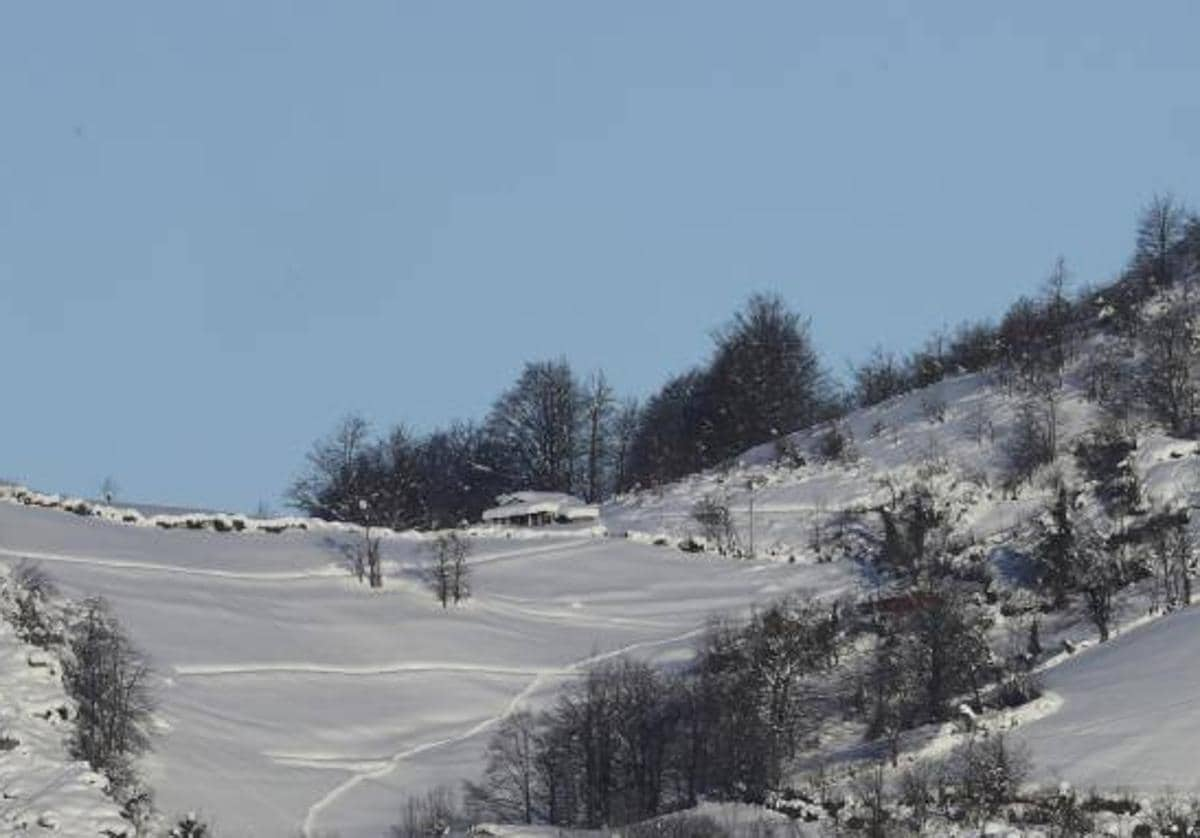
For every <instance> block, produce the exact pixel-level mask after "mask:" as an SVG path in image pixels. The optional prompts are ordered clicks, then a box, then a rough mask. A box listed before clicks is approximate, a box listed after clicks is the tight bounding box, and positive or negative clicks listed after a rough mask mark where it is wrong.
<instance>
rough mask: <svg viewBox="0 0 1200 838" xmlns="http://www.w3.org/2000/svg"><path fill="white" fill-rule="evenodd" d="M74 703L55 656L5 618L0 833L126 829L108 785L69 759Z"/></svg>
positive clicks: (0, 650)
mask: <svg viewBox="0 0 1200 838" xmlns="http://www.w3.org/2000/svg"><path fill="white" fill-rule="evenodd" d="M69 708H70V700H69V699H68V698H67V694H66V692H65V691H64V689H63V685H62V677H61V670H60V667H59V662H58V660H57V658H56V657H55V656H54V655H51V654H48V653H46V652H43V651H41V650H40V649H37V648H35V647H33V646H30V645H28V644H25V643H22V642H21V641H20V640H19V639H18V638H17V637H16V635H15V633H14V631H13V628H12V626H10V625H9V624H8V623H7V622H5V621H4V620H0V834H3V835H30V834H39V833H44V834H50V833H51V832H53V833H56V834H59V835H70V836H84V835H103V834H104V830H105V829H109V828H112V829H115V830H121V829H123V828H125V827H126V826H128V823H127V822H126V821H123V820H122V819H121V816H120V812H119V811H118V808H117V805H116V804H115V803H114V802H113V801H112V800H111V799H109V798H108V797H107V796H106V795H105V793H104V790H105V788H106V787H107V786H108V780H107V779H105V778H104V777H103V776H101V775H100V774H97V773H95V772H94V771H92V770H91V769H90V768H89V767H88V765H87V763H85V762H75V761H73V760H72V759H71V758H70V757H69V756H68V755H67V748H66V742H65V738H66V736H67V735H68V734H69V733H70V730H71V722H70V721H68V720H67V719H66V718H64V713H69V712H70V711H69Z"/></svg>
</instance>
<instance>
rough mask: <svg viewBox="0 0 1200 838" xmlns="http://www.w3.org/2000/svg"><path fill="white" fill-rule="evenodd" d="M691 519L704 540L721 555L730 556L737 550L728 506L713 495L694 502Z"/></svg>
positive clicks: (734, 530) (735, 532) (734, 531)
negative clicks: (697, 526)
mask: <svg viewBox="0 0 1200 838" xmlns="http://www.w3.org/2000/svg"><path fill="white" fill-rule="evenodd" d="M692 519H693V520H694V521H695V522H696V523H697V524H699V525H700V534H701V535H702V536H703V537H704V540H705V541H706V542H707V543H709V544H711V545H714V546H715V547H716V548H717V552H718V553H720V554H721V555H723V556H724V555H732V554H733V553H735V552H736V550H737V530H736V529H734V526H733V513H731V512H730V511H729V504H727V503H725V502H724V501H722V500H721V499H719V498H717V497H716V496H715V495H708V496H706V497H703V498H701V499H700V500H698V501H696V504H695V506H693V507H692Z"/></svg>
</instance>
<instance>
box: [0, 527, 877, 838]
mask: <svg viewBox="0 0 1200 838" xmlns="http://www.w3.org/2000/svg"><path fill="white" fill-rule="evenodd" d="M0 539H2V541H0V543H2V547H0V560H4V559H15V558H18V557H27V558H32V559H35V560H37V561H40V562H41V563H42V564H43V566H44V567H45V568H46V569H47V570H48V571H49V572H51V573H52V574H53V575H54V576H55V578H56V579H57V580H58V581H59V582H60V585H61V587H62V588H63V590H64V591H65V592H66V593H67V594H69V595H72V596H82V595H93V594H99V595H102V596H104V597H106V598H108V599H109V600H110V601H111V602H112V604H113V606H114V610H115V611H116V613H117V614H119V615H120V617H121V620H122V622H123V623H124V624H125V625H126V627H127V628H128V630H129V632H130V634H131V636H132V638H133V639H134V640H135V642H137V643H138V644H139V645H140V646H142V647H143V648H144V649H145V650H146V651H147V652H148V653H149V654H150V656H151V658H152V660H153V662H154V664H155V665H156V667H157V669H158V671H159V672H160V673H161V674H162V676H163V679H164V683H163V686H162V689H161V693H160V698H161V701H162V710H161V716H162V718H163V720H164V721H165V723H166V725H167V727H168V729H167V730H166V731H165V732H164V733H163V734H162V735H161V736H160V737H159V740H158V741H157V742H156V750H155V753H154V755H153V756H152V757H151V758H150V759H149V772H148V774H149V777H148V779H149V781H150V782H151V784H152V785H153V786H154V787H155V788H156V790H157V793H158V800H159V803H160V805H161V806H162V808H163V809H164V810H165V811H166V812H167V813H174V812H178V811H189V810H198V811H200V812H202V813H203V814H205V815H206V816H207V817H208V818H209V819H210V820H211V821H212V822H213V823H214V825H215V827H216V828H217V829H218V830H219V833H220V834H221V835H223V836H244V835H256V836H277V835H287V834H294V833H295V832H296V831H297V830H298V829H301V828H302V827H303V828H304V829H305V830H306V831H307V832H308V833H309V834H318V833H326V832H330V831H336V832H337V833H338V834H339V835H341V836H342V838H352V836H378V835H379V834H380V833H381V831H383V830H384V829H385V828H386V826H387V825H388V824H389V823H391V822H393V821H394V820H395V818H396V816H397V813H398V808H399V806H400V804H401V801H402V799H403V796H404V795H405V794H408V793H411V792H417V791H420V790H421V789H422V788H424V787H426V786H430V785H434V784H436V783H440V782H450V783H457V782H458V781H459V780H460V779H462V778H464V777H470V776H473V775H474V774H475V772H476V771H477V770H478V766H479V761H480V758H481V752H482V748H483V745H484V743H485V742H486V737H487V734H488V731H489V728H490V725H491V724H492V723H493V722H494V721H495V720H496V719H497V718H499V717H500V716H502V715H503V714H504V713H506V712H508V711H509V710H510V709H512V708H513V707H514V706H516V705H517V704H519V703H520V702H523V701H537V700H538V699H541V698H546V697H549V696H551V695H552V694H553V692H554V690H555V688H556V687H557V686H559V685H561V683H562V682H563V680H564V679H569V678H571V677H573V676H574V675H575V674H576V673H578V672H579V671H580V670H581V668H583V667H585V666H586V665H587V664H588V663H589V662H592V661H597V660H601V659H603V658H605V657H608V656H612V655H617V654H620V653H622V652H634V653H637V654H640V655H645V656H647V657H650V658H652V659H660V660H666V659H670V658H672V657H675V656H678V655H681V654H686V652H687V650H688V648H689V642H690V640H691V639H692V638H693V637H695V636H696V634H697V633H698V632H699V631H700V630H701V629H702V627H703V625H704V623H705V620H706V618H707V617H708V616H709V615H710V614H712V613H721V612H729V611H737V610H740V609H744V608H746V607H747V606H749V605H750V604H752V603H754V602H761V601H765V600H769V599H771V598H774V597H776V596H778V595H779V594H781V593H783V592H786V591H792V590H798V589H814V590H822V591H836V590H840V589H845V588H848V587H850V586H852V585H853V584H854V583H855V577H856V574H855V572H854V571H853V569H852V568H851V567H849V566H847V565H820V566H807V565H800V566H789V565H786V564H782V563H773V564H766V563H736V562H730V561H727V560H723V559H715V558H696V557H694V556H689V555H685V554H683V553H681V552H679V551H677V550H669V549H663V548H659V547H652V546H645V545H641V544H637V543H632V542H628V541H625V540H622V539H607V538H602V537H594V536H589V535H584V536H582V537H567V538H563V537H555V536H549V537H546V538H542V539H529V538H525V539H520V538H518V539H507V538H503V537H480V538H476V539H473V540H472V541H473V543H472V547H473V554H472V563H473V566H474V568H475V571H474V573H475V575H474V579H473V583H474V588H475V591H476V593H475V596H474V598H473V599H472V600H471V602H470V603H469V604H468V605H466V606H465V607H461V608H457V609H455V608H451V609H448V610H445V611H443V610H442V608H441V607H440V606H438V605H437V603H436V602H435V600H434V598H433V596H432V595H431V594H430V593H429V591H428V590H427V589H426V588H425V586H424V584H423V582H422V581H421V580H420V578H419V574H420V570H421V568H422V567H423V566H424V565H425V564H426V563H427V553H426V547H425V545H426V541H425V540H424V539H422V538H418V537H415V536H397V537H392V538H389V539H387V540H386V541H385V543H384V547H383V550H384V560H385V573H386V581H385V587H384V588H383V589H382V590H381V591H371V590H369V589H368V588H366V587H365V586H361V585H359V584H358V583H356V582H355V581H354V580H353V579H352V578H351V577H350V575H349V574H348V573H347V572H346V569H345V566H344V562H343V554H342V547H343V546H344V544H345V541H344V537H343V536H339V535H337V534H330V533H325V532H321V533H314V532H298V531H292V532H287V533H283V534H278V535H271V534H231V533H214V532H207V531H187V530H184V531H162V530H156V529H148V528H143V527H137V526H127V525H122V524H120V523H113V522H109V521H104V520H100V519H96V518H85V517H79V516H76V515H71V514H64V513H62V512H59V511H53V510H45V509H36V508H27V507H23V506H18V505H13V504H0Z"/></svg>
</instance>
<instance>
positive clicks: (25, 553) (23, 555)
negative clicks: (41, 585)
mask: <svg viewBox="0 0 1200 838" xmlns="http://www.w3.org/2000/svg"><path fill="white" fill-rule="evenodd" d="M0 557H3V558H8V559H14V560H17V561H20V560H22V559H28V560H32V561H37V562H49V563H52V564H55V563H57V564H80V565H88V566H89V567H103V568H108V569H111V570H132V571H134V572H137V573H171V574H179V575H181V576H200V577H207V578H210V579H230V580H240V581H245V582H300V581H310V580H313V579H328V578H330V577H344V576H345V575H346V569H345V568H344V567H342V566H340V565H337V564H331V565H329V566H328V567H324V568H317V569H313V570H301V571H288V570H283V571H274V570H267V571H252V570H217V569H215V568H196V567H181V566H178V565H169V564H160V563H157V562H147V561H142V560H139V559H114V558H106V557H101V556H88V555H82V554H78V553H47V552H43V551H39V550H10V549H8V548H4V547H0Z"/></svg>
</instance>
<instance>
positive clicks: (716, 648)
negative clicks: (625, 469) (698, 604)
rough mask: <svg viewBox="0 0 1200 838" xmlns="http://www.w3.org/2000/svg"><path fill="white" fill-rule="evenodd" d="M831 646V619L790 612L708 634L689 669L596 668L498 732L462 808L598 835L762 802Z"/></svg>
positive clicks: (807, 722)
mask: <svg viewBox="0 0 1200 838" xmlns="http://www.w3.org/2000/svg"><path fill="white" fill-rule="evenodd" d="M837 647H838V623H837V616H836V612H831V611H830V610H829V609H828V608H825V607H821V606H818V605H815V604H812V603H809V602H802V601H787V602H782V603H778V604H776V605H774V606H772V607H771V608H769V609H767V610H765V611H763V612H760V613H758V614H756V615H755V616H754V617H753V618H752V619H751V620H750V622H749V623H748V624H746V625H738V626H734V625H723V624H714V625H713V626H712V628H711V630H710V631H709V633H708V636H707V638H706V640H705V642H704V644H703V646H702V648H701V649H700V654H699V659H698V662H697V663H696V665H695V666H694V667H693V668H691V669H688V670H686V671H682V672H666V673H664V672H660V671H657V670H655V669H654V668H652V667H650V666H648V665H647V664H644V663H640V662H636V661H632V660H627V659H622V660H619V661H616V662H613V663H610V664H605V665H601V666H598V667H595V668H593V669H591V670H589V671H588V672H587V673H586V674H585V675H584V676H583V677H582V679H581V680H580V681H579V682H578V683H577V684H575V685H574V686H573V687H572V688H570V689H568V690H567V691H566V692H565V693H564V694H563V695H562V696H561V697H560V698H559V700H558V702H557V703H556V704H555V705H554V706H553V707H552V709H550V710H548V711H547V712H545V713H542V714H540V715H538V716H533V715H531V714H529V713H518V714H515V715H513V716H510V717H509V718H508V719H506V720H505V721H504V723H503V724H502V725H501V727H500V729H499V730H498V731H497V733H496V734H495V736H494V737H493V738H492V740H491V743H490V744H489V746H488V750H487V767H486V770H485V772H484V776H483V778H482V780H481V781H480V782H479V783H477V784H470V785H468V794H467V796H468V801H469V803H471V804H472V806H473V808H475V809H476V810H477V812H478V813H480V814H483V815H487V816H490V817H496V818H500V819H503V820H507V821H509V822H524V823H549V824H553V825H558V826H568V827H586V828H596V827H600V826H604V825H609V826H616V825H621V824H627V823H633V822H636V821H640V820H644V819H646V818H648V817H652V816H654V815H657V814H660V813H662V812H667V811H672V810H675V809H679V808H684V807H687V806H691V805H695V803H696V801H697V800H698V799H699V798H700V797H701V796H702V795H716V796H723V797H736V798H743V797H744V798H749V799H755V798H757V799H761V798H762V796H763V795H764V794H765V793H766V791H767V790H768V789H770V788H772V787H775V786H777V785H778V784H779V783H780V782H781V779H782V777H783V773H784V769H785V767H786V765H787V762H788V760H789V759H790V758H791V757H792V756H794V754H795V753H796V752H797V750H798V749H799V747H800V746H801V745H802V744H803V742H804V735H805V733H806V732H808V731H811V730H812V729H813V728H814V727H815V724H816V722H817V711H816V710H815V709H814V705H813V703H812V702H810V701H806V700H805V698H806V696H807V695H808V694H810V693H814V692H816V691H817V690H818V688H819V687H820V686H821V685H822V684H823V682H824V680H823V676H824V675H825V674H826V673H827V672H828V671H829V669H830V667H832V665H833V663H834V661H835V660H836V658H837Z"/></svg>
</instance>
